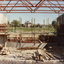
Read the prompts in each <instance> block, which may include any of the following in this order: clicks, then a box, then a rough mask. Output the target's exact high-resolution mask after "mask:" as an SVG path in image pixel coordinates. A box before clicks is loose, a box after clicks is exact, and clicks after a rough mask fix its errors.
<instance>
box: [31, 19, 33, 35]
mask: <svg viewBox="0 0 64 64" xmlns="http://www.w3.org/2000/svg"><path fill="white" fill-rule="evenodd" d="M31 33H32V34H31V35H33V18H32V19H31Z"/></svg>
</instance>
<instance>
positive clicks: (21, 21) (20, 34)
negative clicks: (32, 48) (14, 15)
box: [20, 18, 22, 43]
mask: <svg viewBox="0 0 64 64" xmlns="http://www.w3.org/2000/svg"><path fill="white" fill-rule="evenodd" d="M21 42H22V19H21V18H20V43H21Z"/></svg>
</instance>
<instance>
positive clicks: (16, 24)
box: [11, 20, 20, 30]
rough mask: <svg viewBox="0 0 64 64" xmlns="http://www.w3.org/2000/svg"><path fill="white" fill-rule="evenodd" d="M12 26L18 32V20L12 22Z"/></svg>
mask: <svg viewBox="0 0 64 64" xmlns="http://www.w3.org/2000/svg"><path fill="white" fill-rule="evenodd" d="M11 24H12V25H13V26H14V27H15V30H16V27H17V26H19V24H20V23H19V21H17V20H13V21H12V22H11Z"/></svg>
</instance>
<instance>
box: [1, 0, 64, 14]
mask: <svg viewBox="0 0 64 64" xmlns="http://www.w3.org/2000/svg"><path fill="white" fill-rule="evenodd" d="M0 13H59V14H64V0H0Z"/></svg>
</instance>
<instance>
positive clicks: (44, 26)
mask: <svg viewBox="0 0 64 64" xmlns="http://www.w3.org/2000/svg"><path fill="white" fill-rule="evenodd" d="M43 25H44V32H45V19H44V20H43Z"/></svg>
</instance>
